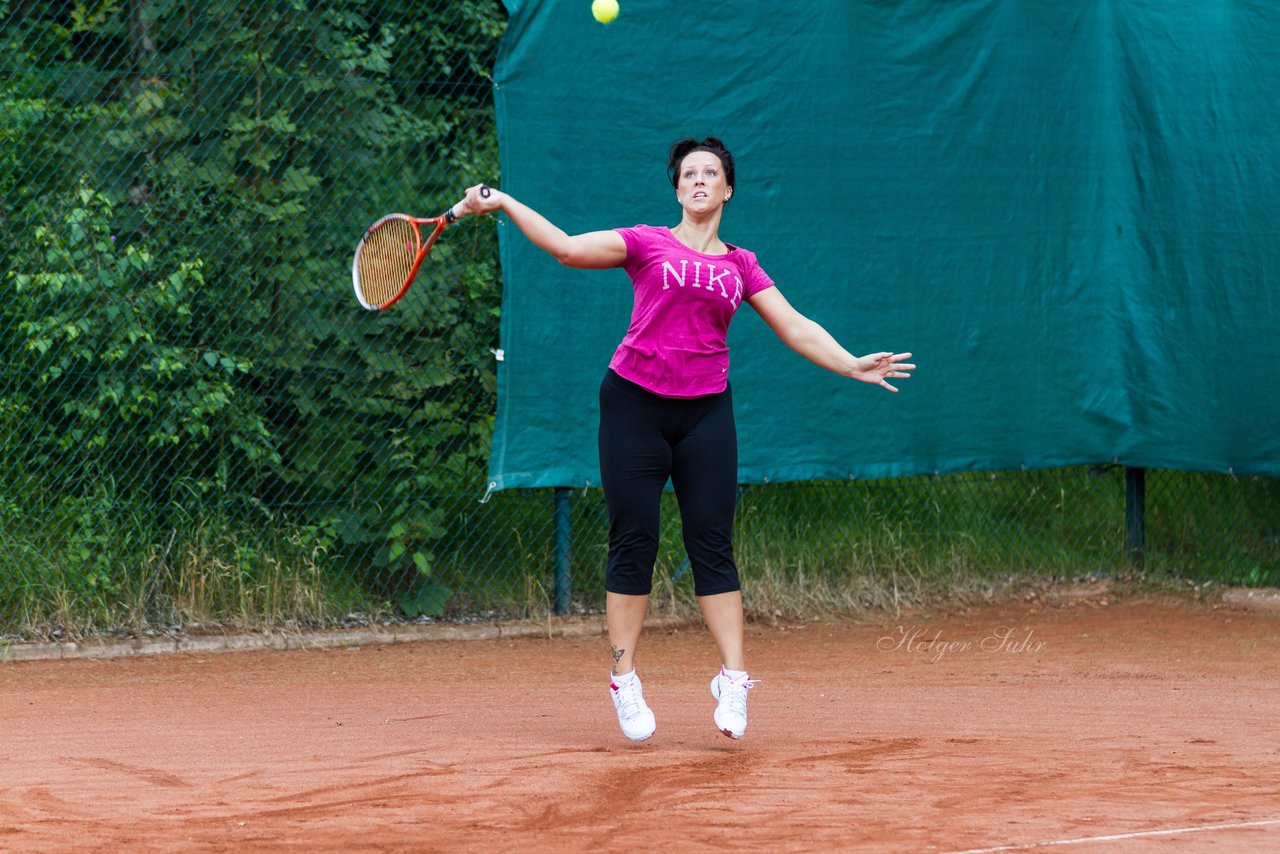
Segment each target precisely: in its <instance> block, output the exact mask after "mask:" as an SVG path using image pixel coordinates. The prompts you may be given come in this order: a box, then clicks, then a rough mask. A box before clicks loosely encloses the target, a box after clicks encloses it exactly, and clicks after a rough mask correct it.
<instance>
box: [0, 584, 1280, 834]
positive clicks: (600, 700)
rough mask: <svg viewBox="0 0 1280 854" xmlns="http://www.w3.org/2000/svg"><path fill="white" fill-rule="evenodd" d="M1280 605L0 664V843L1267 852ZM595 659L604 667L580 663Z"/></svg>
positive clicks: (1047, 604)
mask: <svg viewBox="0 0 1280 854" xmlns="http://www.w3.org/2000/svg"><path fill="white" fill-rule="evenodd" d="M1278 637H1280V615H1276V614H1268V613H1259V612H1256V611H1247V610H1238V609H1235V608H1232V607H1228V606H1222V605H1218V606H1212V605H1202V604H1197V603H1192V602H1189V601H1185V600H1170V599H1164V598H1159V599H1157V598H1151V597H1140V596H1139V597H1129V598H1122V599H1119V600H1116V599H1114V598H1109V597H1105V596H1104V597H1092V598H1087V599H1058V600H1056V601H1046V599H1045V597H1041V598H1039V599H1036V600H1031V601H1028V600H1025V599H1023V600H1019V601H1018V602H1016V603H1012V604H1006V605H1001V606H991V607H985V608H982V609H974V610H969V611H966V612H965V613H961V614H952V615H941V614H924V613H916V614H903V615H901V616H885V617H879V618H875V619H874V620H867V621H843V622H811V623H805V624H787V623H782V624H779V625H774V626H767V625H758V624H757V625H753V626H750V627H749V630H748V641H749V648H750V654H751V666H752V672H753V675H754V676H757V677H759V678H761V679H762V680H763V681H762V683H761V684H760V686H759V687H758V688H757V689H756V690H755V691H754V692H753V694H752V696H751V719H750V729H749V731H748V733H747V736H746V738H745V739H743V740H742V741H740V742H733V741H730V740H729V739H727V738H725V737H724V736H722V735H720V733H718V732H717V731H716V730H715V728H714V727H713V725H712V723H711V710H712V701H711V699H710V696H709V694H708V692H707V684H706V683H707V681H708V679H709V677H710V674H711V673H713V672H714V669H715V667H716V665H717V662H716V661H715V657H714V653H713V651H712V647H711V645H710V642H709V640H708V639H707V637H706V635H705V634H704V633H703V632H702V631H701V630H700V629H698V628H697V627H687V628H683V629H672V628H666V629H662V630H655V631H652V632H651V633H650V634H648V635H647V636H646V639H645V642H644V645H643V647H642V649H641V657H640V667H641V672H642V674H643V675H644V677H645V680H646V683H645V684H646V695H647V697H648V700H649V703H650V705H651V706H652V707H653V709H654V711H655V713H656V714H657V717H658V732H657V734H656V735H655V736H654V737H653V738H652V739H651V740H650V741H648V742H646V743H643V744H639V745H633V744H630V743H629V742H627V741H625V740H624V739H623V738H622V736H621V735H620V733H619V732H618V731H617V725H616V721H615V719H614V715H613V710H612V708H611V705H610V704H609V702H608V697H607V694H606V691H605V683H604V681H603V676H604V671H605V670H606V669H607V660H608V658H607V646H606V644H605V642H604V639H603V636H602V635H600V634H595V633H591V632H589V631H588V632H587V633H585V634H584V635H583V636H580V637H552V638H548V637H543V638H500V639H490V640H472V641H428V642H417V643H397V644H391V645H374V646H368V645H365V646H345V647H344V646H339V647H336V648H329V649H322V650H294V651H283V652H280V651H259V652H235V653H217V654H199V655H193V654H185V655H162V656H155V655H152V656H133V657H127V658H117V659H110V660H83V659H81V660H60V661H24V662H9V663H6V664H4V665H0V715H2V717H3V720H4V727H5V735H4V737H3V741H2V742H0V850H4V851H13V852H27V851H40V852H50V851H241V850H243V851H494V850H516V851H520V852H522V854H525V852H537V851H588V850H600V851H623V850H642V849H645V850H647V849H656V850H680V851H720V850H752V851H818V850H841V851H889V852H896V851H903V852H954V851H974V850H981V851H990V852H995V851H1041V850H1044V851H1048V850H1058V849H1059V848H1067V849H1069V850H1072V851H1119V852H1145V851H1160V852H1166V851H1204V850H1214V851H1233V852H1234V851H1259V852H1261V851H1275V850H1280V795H1278V794H1277V793H1278V792H1280V740H1278V739H1277V729H1276V718H1275V712H1276V709H1277V705H1276V697H1277V696H1280V674H1278V673H1277V667H1276V665H1277V663H1280V654H1278V653H1277V638H1278ZM602 662H604V663H602Z"/></svg>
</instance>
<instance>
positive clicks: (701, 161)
mask: <svg viewBox="0 0 1280 854" xmlns="http://www.w3.org/2000/svg"><path fill="white" fill-rule="evenodd" d="M732 195H733V187H730V186H729V185H728V183H727V182H726V180H725V177H724V167H723V166H722V165H721V163H720V158H719V157H716V156H715V155H714V154H712V153H711V152H710V151H691V152H689V153H688V154H686V155H685V157H684V160H682V161H681V162H680V174H679V176H678V177H677V179H676V199H677V200H679V202H680V204H681V205H682V206H684V207H685V208H687V209H689V210H690V211H695V212H697V211H705V210H709V209H712V208H718V207H720V206H721V205H723V204H724V203H725V202H727V201H729V197H730V196H732Z"/></svg>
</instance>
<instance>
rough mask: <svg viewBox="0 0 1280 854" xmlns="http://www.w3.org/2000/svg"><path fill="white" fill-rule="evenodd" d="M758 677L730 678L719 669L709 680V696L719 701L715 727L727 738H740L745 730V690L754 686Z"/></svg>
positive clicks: (722, 669)
mask: <svg viewBox="0 0 1280 854" xmlns="http://www.w3.org/2000/svg"><path fill="white" fill-rule="evenodd" d="M759 681H760V680H759V679H751V678H750V677H748V676H745V675H743V676H740V677H738V678H737V679H730V678H729V677H728V676H726V675H725V673H724V668H721V669H720V672H719V673H717V674H716V675H715V676H714V677H713V678H712V680H711V696H712V697H715V698H716V700H718V701H719V705H717V706H716V713H715V720H716V729H718V730H720V731H721V732H722V733H724V734H725V735H727V736H729V738H742V734H743V733H744V732H746V731H747V692H748V691H750V690H751V689H752V688H754V687H755V686H756V684H757V683H758V682H759Z"/></svg>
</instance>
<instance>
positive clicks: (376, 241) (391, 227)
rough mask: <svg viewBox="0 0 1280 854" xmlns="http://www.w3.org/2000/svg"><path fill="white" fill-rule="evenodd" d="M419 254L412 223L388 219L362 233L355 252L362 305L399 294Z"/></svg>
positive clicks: (379, 303)
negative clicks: (357, 250) (364, 233)
mask: <svg viewBox="0 0 1280 854" xmlns="http://www.w3.org/2000/svg"><path fill="white" fill-rule="evenodd" d="M417 255H418V231H417V229H416V228H415V227H414V225H413V223H411V222H409V221H407V220H403V219H389V220H387V221H386V222H384V223H382V224H381V225H379V226H378V227H376V228H374V229H373V230H371V231H370V232H369V233H368V234H366V235H365V238H364V240H363V241H362V242H361V244H360V251H359V252H358V253H357V255H356V287H357V289H359V291H360V296H361V298H362V299H363V301H364V303H365V305H368V306H372V307H375V308H376V307H378V306H381V305H383V304H384V303H386V302H388V301H389V300H391V299H393V298H394V297H395V296H396V295H398V294H399V293H400V290H401V289H402V288H403V287H404V285H405V283H406V282H408V281H409V274H410V273H411V272H412V271H413V262H414V261H415V260H416V259H417Z"/></svg>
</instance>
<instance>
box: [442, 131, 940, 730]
mask: <svg viewBox="0 0 1280 854" xmlns="http://www.w3.org/2000/svg"><path fill="white" fill-rule="evenodd" d="M667 172H668V176H669V178H670V180H671V184H672V186H673V187H674V188H675V194H676V200H677V201H678V202H679V203H680V206H681V209H682V215H681V218H680V222H679V224H678V225H676V226H674V227H671V228H668V227H665V226H648V225H637V226H635V227H633V228H617V229H613V230H611V231H593V232H587V233H584V234H577V235H572V236H570V235H568V234H566V233H565V232H564V231H563V230H561V229H560V228H558V227H557V226H555V225H554V224H552V223H551V222H550V221H548V220H547V219H546V218H545V217H543V216H542V215H541V214H539V213H538V212H536V211H534V210H533V209H532V208H530V207H528V206H527V205H524V204H522V203H520V202H519V201H517V200H516V199H514V198H512V197H511V196H510V195H508V194H506V193H502V192H498V191H496V190H495V191H493V192H492V193H491V194H490V195H489V196H488V197H487V198H484V197H482V196H481V194H480V189H481V188H480V185H477V186H475V187H471V188H469V189H468V190H467V196H466V202H465V206H466V212H467V213H471V214H483V213H489V212H492V211H495V210H501V211H502V213H504V214H506V216H507V217H508V218H509V219H510V220H511V222H512V223H514V224H515V225H516V227H517V228H519V229H520V230H521V231H522V232H523V233H524V235H525V236H526V237H527V238H528V239H529V240H531V241H532V242H533V243H534V244H535V245H537V246H538V247H540V248H542V249H544V250H545V251H547V252H548V253H550V254H551V255H552V256H554V257H555V258H556V259H557V260H558V261H559V262H560V263H561V264H564V265H566V266H569V267H577V268H585V269H601V268H609V267H622V268H623V269H625V270H626V272H627V275H628V276H629V277H630V278H631V282H632V284H633V286H634V288H635V305H634V308H633V310H632V314H631V324H630V327H629V328H628V329H627V333H626V335H625V336H624V337H623V339H622V342H621V343H620V344H619V345H618V348H617V350H616V351H615V353H614V355H613V359H612V360H611V361H610V363H609V368H608V370H607V371H606V372H605V377H604V381H603V382H602V383H601V386H600V433H599V445H600V473H601V479H602V485H603V487H604V496H605V504H606V506H607V508H608V512H609V526H610V527H609V559H608V566H607V569H606V574H605V591H606V595H605V606H606V622H607V625H608V632H609V643H610V647H611V652H612V655H613V669H612V672H611V674H610V681H609V691H610V694H611V695H612V697H613V703H614V708H615V710H616V711H617V714H618V723H619V724H620V725H621V727H622V732H623V734H625V735H626V736H627V738H630V739H632V740H633V741H644V740H645V739H647V738H649V737H650V736H651V735H653V733H654V730H655V728H656V722H655V719H654V716H653V712H652V711H651V710H650V709H649V706H648V704H646V703H645V700H644V692H643V689H642V688H641V684H640V677H639V676H637V675H636V670H635V660H636V659H635V656H636V647H637V645H638V643H639V640H640V634H641V630H642V628H643V625H644V619H645V613H646V611H647V609H648V605H649V593H650V590H651V586H652V580H653V567H654V561H655V560H656V558H657V553H658V533H659V530H658V525H659V500H660V498H661V495H662V490H663V488H664V486H665V485H666V482H667V480H668V478H670V480H671V484H672V487H673V488H674V490H675V495H676V499H677V502H678V503H679V506H680V519H681V526H682V531H683V537H684V544H685V549H686V551H687V553H688V556H689V562H690V566H691V568H692V570H693V578H694V592H695V593H696V594H697V596H698V602H699V605H700V607H701V611H702V615H703V618H704V619H705V620H706V623H707V627H708V629H709V630H710V632H711V636H712V638H713V639H714V640H715V644H716V647H717V648H718V650H719V653H720V660H721V663H722V664H721V668H720V672H719V673H717V674H716V675H715V677H713V678H712V680H711V694H712V696H713V697H714V698H715V699H716V701H717V704H716V708H715V712H714V713H713V719H714V721H715V725H716V729H718V730H720V731H721V732H722V733H724V734H725V735H727V736H729V737H730V738H735V739H736V738H741V737H742V735H743V733H744V732H745V731H746V729H747V692H748V691H749V690H750V689H751V688H752V687H753V686H754V685H755V684H756V680H753V679H751V678H750V676H749V675H748V674H747V665H746V659H745V653H744V649H743V612H742V588H741V584H740V583H739V578H738V569H737V566H736V564H735V563H734V555H733V514H734V503H735V501H736V498H737V488H738V483H737V476H738V443H737V435H736V432H735V428H734V418H733V403H732V398H731V389H730V386H729V382H728V375H729V348H728V345H727V343H726V336H727V334H728V329H729V321H730V320H731V319H732V318H733V315H734V312H736V311H737V309H738V307H739V306H741V305H742V303H744V302H746V303H747V304H748V305H750V306H751V307H752V308H753V309H755V311H756V312H757V313H758V314H759V315H760V317H761V318H763V319H764V321H765V323H767V324H768V325H769V327H770V328H771V329H772V330H773V331H774V332H775V333H776V334H777V335H778V337H779V338H781V339H782V341H783V342H784V343H786V344H787V345H788V346H789V347H791V348H792V349H793V350H795V351H796V352H797V353H799V354H800V355H801V356H804V357H805V358H806V359H809V360H810V361H812V362H814V363H815V364H817V365H819V366H821V367H823V368H826V369H828V370H831V371H834V372H836V373H838V374H840V375H842V376H846V377H850V378H852V379H855V380H860V381H862V382H866V383H871V384H873V385H878V386H880V387H881V388H884V389H887V390H889V391H897V389H896V388H895V387H894V386H893V385H891V384H890V382H889V380H891V379H905V378H907V377H909V376H910V373H909V372H910V371H911V370H913V369H914V368H915V365H912V364H908V363H907V362H906V360H907V359H909V358H911V354H910V353H872V354H870V355H867V356H862V357H857V356H853V355H852V354H850V353H849V352H848V351H847V350H845V349H844V348H843V347H842V346H840V344H839V343H837V342H836V340H835V339H834V338H833V337H832V336H831V335H830V334H828V333H827V332H826V330H824V329H823V328H822V327H821V326H819V325H818V324H817V323H815V322H814V321H812V320H810V319H808V318H806V317H805V316H804V315H802V314H800V313H799V312H798V311H796V310H795V309H794V308H792V306H791V304H790V303H788V302H787V300H786V299H785V298H784V297H783V296H782V293H781V292H780V291H779V290H778V288H777V286H776V285H775V284H774V282H773V280H772V279H771V278H770V277H769V276H768V274H767V273H765V271H764V270H763V269H761V267H760V265H759V263H757V261H756V256H755V255H754V254H753V253H751V252H749V251H747V250H746V249H743V248H742V247H740V246H735V245H733V244H731V243H726V242H724V240H722V239H721V238H720V220H721V217H722V215H723V213H724V208H725V205H726V204H728V202H729V200H730V199H731V198H732V197H733V191H734V165H733V155H732V154H730V153H729V150H728V149H727V148H725V146H724V144H723V143H722V142H721V141H720V140H719V139H717V138H715V137H707V138H706V139H702V140H697V139H682V140H680V141H679V142H677V143H675V144H674V145H673V146H671V149H670V151H669V153H668V158H667Z"/></svg>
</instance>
